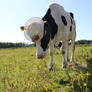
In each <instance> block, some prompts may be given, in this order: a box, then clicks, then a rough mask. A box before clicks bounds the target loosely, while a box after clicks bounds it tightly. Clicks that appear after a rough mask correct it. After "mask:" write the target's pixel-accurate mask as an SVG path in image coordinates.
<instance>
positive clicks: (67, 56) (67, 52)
mask: <svg viewBox="0 0 92 92" xmlns="http://www.w3.org/2000/svg"><path fill="white" fill-rule="evenodd" d="M66 58H67V61H69V44H68V42H67V51H66Z"/></svg>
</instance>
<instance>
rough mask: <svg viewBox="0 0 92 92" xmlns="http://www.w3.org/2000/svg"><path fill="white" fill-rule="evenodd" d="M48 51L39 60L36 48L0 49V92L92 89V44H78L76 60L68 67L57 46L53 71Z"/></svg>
mask: <svg viewBox="0 0 92 92" xmlns="http://www.w3.org/2000/svg"><path fill="white" fill-rule="evenodd" d="M47 53H48V54H47V56H46V58H45V59H43V60H38V59H37V58H36V56H35V54H36V49H35V48H34V47H28V48H17V49H0V92H92V45H84V46H83V45H80V46H79V45H77V46H76V49H75V62H74V63H73V64H71V63H70V62H69V61H68V65H67V68H64V69H63V68H62V57H61V54H60V51H59V50H57V49H56V51H55V54H54V62H53V63H54V64H53V71H51V72H50V71H49V70H48V66H49V50H48V51H47ZM69 53H70V54H71V51H70V52H69ZM69 58H70V55H69ZM87 73H88V74H89V75H88V76H87V75H86V74H87ZM84 84H85V85H84Z"/></svg>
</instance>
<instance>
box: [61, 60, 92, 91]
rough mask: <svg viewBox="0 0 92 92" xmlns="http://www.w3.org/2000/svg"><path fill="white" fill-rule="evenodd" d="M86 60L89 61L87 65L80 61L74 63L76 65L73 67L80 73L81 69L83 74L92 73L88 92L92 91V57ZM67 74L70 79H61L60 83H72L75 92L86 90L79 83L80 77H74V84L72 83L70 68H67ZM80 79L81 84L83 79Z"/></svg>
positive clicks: (89, 78)
mask: <svg viewBox="0 0 92 92" xmlns="http://www.w3.org/2000/svg"><path fill="white" fill-rule="evenodd" d="M86 61H87V65H86V66H85V64H84V65H82V64H80V63H74V66H73V67H72V69H73V70H74V71H76V72H78V73H79V74H80V71H81V72H82V73H83V74H86V73H87V72H88V73H89V74H90V75H89V77H88V83H87V89H88V91H87V92H92V58H90V59H87V60H86ZM66 74H67V76H68V78H69V79H68V80H64V79H61V80H60V81H59V84H60V85H70V86H71V87H72V85H73V89H74V92H85V91H81V88H80V86H79V85H78V79H77V78H74V80H73V84H71V83H70V80H71V75H69V72H68V70H67V73H66ZM85 80H86V79H85ZM80 81H81V85H83V82H82V80H80ZM84 90H85V89H84Z"/></svg>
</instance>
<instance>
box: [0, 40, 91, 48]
mask: <svg viewBox="0 0 92 92" xmlns="http://www.w3.org/2000/svg"><path fill="white" fill-rule="evenodd" d="M75 44H77V45H82V44H83V45H84V44H92V40H78V41H76V42H75ZM29 46H31V47H32V46H35V43H34V44H26V43H9V42H0V48H19V47H29Z"/></svg>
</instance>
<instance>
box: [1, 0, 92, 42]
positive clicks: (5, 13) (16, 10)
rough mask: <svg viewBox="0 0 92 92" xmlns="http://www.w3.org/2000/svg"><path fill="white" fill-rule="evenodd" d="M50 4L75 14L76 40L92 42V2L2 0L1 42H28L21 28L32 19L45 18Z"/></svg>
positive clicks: (80, 0) (76, 0) (86, 0)
mask: <svg viewBox="0 0 92 92" xmlns="http://www.w3.org/2000/svg"><path fill="white" fill-rule="evenodd" d="M50 2H56V3H58V4H60V5H62V6H63V7H64V8H65V10H66V11H71V12H73V13H74V16H75V20H76V24H77V27H76V29H77V30H76V31H77V37H76V40H80V39H87V40H88V39H89V40H92V32H91V31H92V0H0V42H28V41H27V40H26V38H25V37H24V34H23V32H21V31H20V26H21V25H24V24H25V22H26V21H27V20H28V19H29V18H31V17H36V16H37V17H43V16H44V15H45V13H46V11H47V8H48V4H49V3H50Z"/></svg>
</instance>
